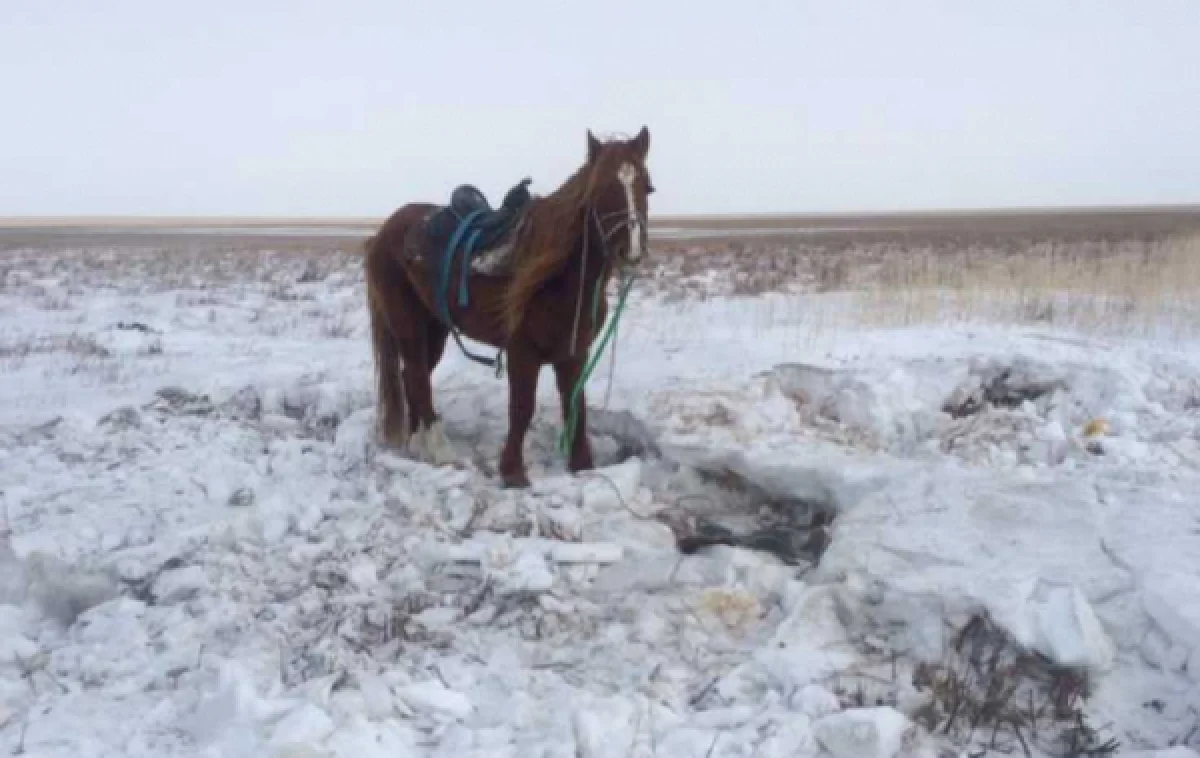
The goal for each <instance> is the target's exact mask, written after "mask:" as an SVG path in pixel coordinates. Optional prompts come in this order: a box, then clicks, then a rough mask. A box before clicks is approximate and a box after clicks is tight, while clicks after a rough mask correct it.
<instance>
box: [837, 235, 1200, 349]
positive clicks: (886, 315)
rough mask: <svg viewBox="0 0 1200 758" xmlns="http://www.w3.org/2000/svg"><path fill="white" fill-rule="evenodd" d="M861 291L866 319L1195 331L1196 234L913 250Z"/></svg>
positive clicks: (1199, 295)
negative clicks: (1007, 248) (1006, 250)
mask: <svg viewBox="0 0 1200 758" xmlns="http://www.w3.org/2000/svg"><path fill="white" fill-rule="evenodd" d="M864 290H865V291H863V292H862V293H861V294H859V295H858V301H859V303H860V307H859V308H858V309H856V312H857V313H858V314H859V316H860V318H861V323H863V324H864V325H870V326H913V325H921V324H963V323H992V324H1035V325H1045V326H1053V327H1065V328H1070V329H1078V330H1081V331H1085V332H1098V333H1116V334H1125V335H1133V336H1166V337H1174V338H1179V337H1184V338H1186V337H1194V336H1198V335H1200V236H1187V237H1172V238H1168V239H1164V240H1155V241H1152V242H1138V241H1133V242H1128V243H1124V244H1120V245H1116V246H1108V245H1096V246H1093V245H1079V244H1075V245H1071V244H1061V243H1058V244H1056V243H1045V244H1039V245H1034V246H1031V247H1030V248H1028V249H1027V250H1024V251H1021V252H1020V253H1017V254H1012V255H1005V256H1000V255H994V254H989V252H988V251H977V250H970V249H968V250H963V251H961V252H958V253H954V254H941V255H938V254H933V253H931V252H930V251H927V250H925V251H919V252H917V253H915V254H911V255H908V256H904V257H897V258H893V259H890V260H887V261H885V262H884V264H883V265H882V266H881V267H880V268H879V270H878V280H877V282H875V283H873V286H868V287H865V288H864Z"/></svg>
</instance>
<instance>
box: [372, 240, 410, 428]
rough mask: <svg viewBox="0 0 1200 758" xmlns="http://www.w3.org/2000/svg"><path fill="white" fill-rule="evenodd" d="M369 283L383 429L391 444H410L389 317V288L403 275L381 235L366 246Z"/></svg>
mask: <svg viewBox="0 0 1200 758" xmlns="http://www.w3.org/2000/svg"><path fill="white" fill-rule="evenodd" d="M363 251H364V253H365V256H366V260H365V261H364V268H365V270H366V271H365V273H366V280H367V309H368V311H369V312H370V316H371V347H372V350H373V352H374V353H375V388H376V403H377V408H378V414H379V429H380V431H381V433H382V434H383V439H384V441H385V442H386V443H388V444H389V445H397V446H401V447H403V446H404V445H406V444H407V443H408V434H409V428H408V427H409V424H408V399H407V398H406V397H405V394H404V383H403V381H401V375H400V369H401V362H402V358H401V355H400V340H399V339H398V338H397V337H396V331H395V329H393V328H392V324H391V320H390V318H389V315H388V300H389V294H391V295H392V296H393V297H394V296H395V294H396V293H395V292H394V291H393V292H391V293H389V292H388V288H389V287H391V288H392V289H393V290H394V289H395V282H394V277H396V276H403V274H402V273H400V272H398V271H395V270H394V268H393V266H391V265H390V264H391V261H389V260H388V259H387V251H386V250H385V249H383V248H382V247H381V246H380V244H379V236H378V235H376V236H373V237H370V238H369V239H367V241H366V242H365V243H364V244H363Z"/></svg>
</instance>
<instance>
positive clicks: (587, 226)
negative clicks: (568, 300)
mask: <svg viewBox="0 0 1200 758" xmlns="http://www.w3.org/2000/svg"><path fill="white" fill-rule="evenodd" d="M603 235H604V232H603V230H601V229H600V227H599V225H598V224H597V222H596V219H595V217H594V216H593V215H592V214H591V213H590V212H589V213H588V215H587V216H586V217H585V219H584V222H583V233H582V234H580V235H579V236H578V238H577V239H578V241H577V242H576V243H575V249H574V250H573V251H572V255H571V258H570V261H569V263H568V264H567V271H566V274H567V276H566V285H567V287H568V290H569V292H570V293H571V297H572V298H575V297H578V296H579V293H581V292H582V293H583V297H584V306H585V307H586V308H588V310H589V313H590V309H591V307H592V299H593V298H594V297H595V295H596V288H597V287H599V288H600V289H601V290H603V289H604V287H605V285H606V284H607V283H608V278H609V276H611V273H612V272H611V271H610V270H609V265H608V256H607V255H606V252H607V250H606V245H605V240H604V236H603ZM600 296H601V297H602V298H603V296H604V293H603V291H602V292H601V293H600Z"/></svg>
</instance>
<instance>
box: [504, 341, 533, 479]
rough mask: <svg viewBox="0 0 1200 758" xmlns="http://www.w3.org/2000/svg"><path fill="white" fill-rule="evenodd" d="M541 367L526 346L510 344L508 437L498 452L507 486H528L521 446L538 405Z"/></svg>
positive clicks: (523, 443)
mask: <svg viewBox="0 0 1200 758" xmlns="http://www.w3.org/2000/svg"><path fill="white" fill-rule="evenodd" d="M541 370H542V364H541V362H540V361H538V359H537V358H536V357H535V356H533V355H532V354H531V353H530V352H529V351H528V350H521V349H520V348H519V347H518V346H515V345H510V346H509V353H508V440H507V441H506V442H505V443H504V451H503V452H502V453H501V454H500V476H501V478H502V479H503V480H504V486H506V487H528V486H529V477H528V476H527V475H526V474H525V455H524V452H523V450H522V448H523V447H524V445H525V434H526V432H528V431H529V424H530V423H531V422H532V421H533V411H534V409H535V407H536V405H537V385H538V374H539V373H541Z"/></svg>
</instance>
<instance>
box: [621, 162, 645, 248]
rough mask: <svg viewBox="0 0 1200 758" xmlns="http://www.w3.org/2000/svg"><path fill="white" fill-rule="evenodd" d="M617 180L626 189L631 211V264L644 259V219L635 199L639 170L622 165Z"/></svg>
mask: <svg viewBox="0 0 1200 758" xmlns="http://www.w3.org/2000/svg"><path fill="white" fill-rule="evenodd" d="M617 179H618V180H619V181H620V182H621V186H622V187H624V188H625V204H626V207H627V208H628V209H629V252H627V253H626V254H625V258H626V259H627V260H628V261H629V262H630V263H637V262H638V261H640V260H641V259H642V217H641V216H639V215H638V210H637V203H636V202H634V199H633V182H634V180H635V179H637V169H636V168H634V167H633V164H632V163H622V164H621V167H620V168H619V169H617Z"/></svg>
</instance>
